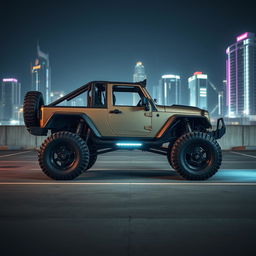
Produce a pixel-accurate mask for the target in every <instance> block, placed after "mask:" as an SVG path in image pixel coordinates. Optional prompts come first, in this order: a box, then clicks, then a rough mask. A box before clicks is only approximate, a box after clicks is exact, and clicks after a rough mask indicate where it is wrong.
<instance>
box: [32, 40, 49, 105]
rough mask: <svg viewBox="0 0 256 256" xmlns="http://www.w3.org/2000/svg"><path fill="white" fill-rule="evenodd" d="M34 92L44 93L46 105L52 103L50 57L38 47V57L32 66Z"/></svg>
mask: <svg viewBox="0 0 256 256" xmlns="http://www.w3.org/2000/svg"><path fill="white" fill-rule="evenodd" d="M31 72H32V90H34V91H40V92H42V94H43V96H44V102H45V104H49V103H50V92H51V69H50V61H49V55H48V54H46V53H44V52H42V51H41V50H40V47H39V45H37V57H36V60H35V64H34V65H33V66H32V70H31Z"/></svg>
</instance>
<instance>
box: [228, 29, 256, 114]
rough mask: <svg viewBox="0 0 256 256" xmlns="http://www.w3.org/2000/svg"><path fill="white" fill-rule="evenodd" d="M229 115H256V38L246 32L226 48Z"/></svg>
mask: <svg viewBox="0 0 256 256" xmlns="http://www.w3.org/2000/svg"><path fill="white" fill-rule="evenodd" d="M226 79H227V93H226V105H227V107H228V111H227V116H228V117H230V118H232V117H237V118H241V117H242V118H243V117H250V116H253V115H256V39H255V35H254V34H253V33H249V32H246V33H244V34H242V35H240V36H238V37H237V38H236V42H235V43H234V44H232V45H230V46H229V47H228V48H227V50H226Z"/></svg>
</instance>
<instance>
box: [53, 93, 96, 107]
mask: <svg viewBox="0 0 256 256" xmlns="http://www.w3.org/2000/svg"><path fill="white" fill-rule="evenodd" d="M90 93H91V89H90V88H88V89H87V90H86V91H84V92H83V93H80V94H79V95H77V96H76V97H74V98H73V99H70V100H64V101H62V102H60V103H59V104H57V106H64V107H84V108H86V107H89V104H90V102H89V95H90ZM62 96H63V95H62ZM59 98H60V97H59ZM57 99H58V97H56V99H55V100H57ZM52 101H53V100H52Z"/></svg>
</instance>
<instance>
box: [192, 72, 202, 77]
mask: <svg viewBox="0 0 256 256" xmlns="http://www.w3.org/2000/svg"><path fill="white" fill-rule="evenodd" d="M202 74H203V72H201V71H197V72H195V73H194V76H195V75H202Z"/></svg>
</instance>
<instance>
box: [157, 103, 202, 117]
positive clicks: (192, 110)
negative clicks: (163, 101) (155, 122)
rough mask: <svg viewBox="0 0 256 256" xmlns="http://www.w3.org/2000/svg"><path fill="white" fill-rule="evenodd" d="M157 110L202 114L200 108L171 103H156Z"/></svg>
mask: <svg viewBox="0 0 256 256" xmlns="http://www.w3.org/2000/svg"><path fill="white" fill-rule="evenodd" d="M157 109H158V111H163V112H170V113H179V114H187V115H199V116H200V115H202V112H207V111H202V109H200V108H197V107H191V106H184V105H172V106H161V105H157Z"/></svg>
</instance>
